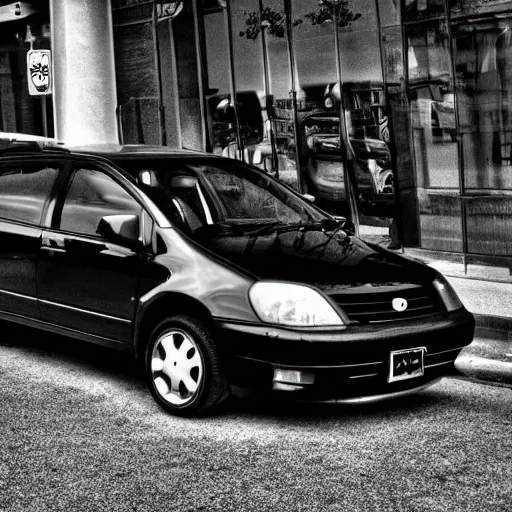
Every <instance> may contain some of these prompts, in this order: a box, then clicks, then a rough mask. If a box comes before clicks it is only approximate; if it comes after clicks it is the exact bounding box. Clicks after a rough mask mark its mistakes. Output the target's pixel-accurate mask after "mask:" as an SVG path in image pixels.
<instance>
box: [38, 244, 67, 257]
mask: <svg viewBox="0 0 512 512" xmlns="http://www.w3.org/2000/svg"><path fill="white" fill-rule="evenodd" d="M41 251H44V252H47V253H48V254H49V255H50V256H53V255H54V254H56V253H65V252H66V249H64V248H63V247H50V246H48V245H43V246H42V247H41Z"/></svg>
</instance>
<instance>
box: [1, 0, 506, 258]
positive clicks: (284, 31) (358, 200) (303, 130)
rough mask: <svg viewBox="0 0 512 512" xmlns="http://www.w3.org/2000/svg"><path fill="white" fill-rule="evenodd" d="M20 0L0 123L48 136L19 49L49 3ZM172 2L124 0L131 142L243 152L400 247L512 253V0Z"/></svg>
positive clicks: (42, 40)
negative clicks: (392, 236)
mask: <svg viewBox="0 0 512 512" xmlns="http://www.w3.org/2000/svg"><path fill="white" fill-rule="evenodd" d="M52 1H53V0H52ZM52 1H50V2H49V4H50V5H52ZM11 4H12V5H13V6H14V5H15V4H13V3H12V2H0V6H2V5H11ZM20 4H21V5H22V6H26V7H27V8H30V6H32V8H33V9H34V12H31V14H30V16H26V17H23V18H22V19H16V18H14V19H12V20H7V21H4V20H2V21H1V27H2V30H1V32H0V34H1V35H0V129H1V130H2V131H20V132H25V133H35V134H38V135H44V134H48V135H50V136H51V135H52V134H53V121H52V115H51V114H52V107H51V104H52V99H53V100H55V98H52V97H46V99H45V100H44V101H46V102H47V105H46V112H47V115H46V118H44V116H43V104H42V103H41V101H42V100H40V99H39V98H31V97H29V96H28V94H27V87H26V78H27V77H26V71H25V60H24V59H25V56H26V51H27V50H28V49H29V48H30V43H29V42H27V41H26V39H27V27H28V26H30V30H31V33H32V35H33V36H34V37H35V39H34V41H33V47H34V48H51V46H52V45H51V44H50V43H51V41H50V39H51V38H50V35H49V28H48V22H50V21H51V20H50V19H49V18H50V9H48V5H47V4H46V6H45V7H44V8H42V7H41V5H43V4H45V2H21V3H20ZM176 4H179V2H168V3H166V2H156V4H153V2H148V1H145V0H111V8H112V23H113V47H114V55H115V88H116V93H117V112H116V113H114V114H113V115H117V122H118V124H119V134H120V138H121V140H122V141H123V142H125V143H148V144H159V143H163V144H167V145H171V146H178V147H186V148H194V149H201V150H206V151H210V152H213V153H217V154H222V155H225V156H230V157H235V158H243V159H245V160H247V161H250V162H251V163H253V164H255V165H257V166H259V167H260V168H262V169H265V170H266V171H267V172H269V173H272V174H274V175H275V176H276V177H278V178H279V179H281V180H283V181H284V182H285V183H287V184H288V185H290V186H292V187H293V188H295V189H297V190H299V191H301V192H307V193H309V194H312V195H314V196H315V198H316V201H317V203H318V204H319V205H320V206H323V207H325V208H326V209H329V210H331V211H333V212H336V213H341V214H350V208H348V207H347V204H351V205H352V206H353V207H355V208H356V209H357V211H358V213H359V216H360V218H361V219H362V221H363V222H368V223H370V224H371V223H373V224H379V222H378V221H383V222H384V223H383V224H381V225H384V226H386V225H388V224H389V223H390V222H391V219H392V218H394V219H396V221H397V224H398V228H399V232H400V237H401V241H402V242H403V243H404V245H405V246H409V247H419V248H422V249H425V250H430V251H445V252H449V253H453V254H455V255H459V256H460V257H461V258H464V259H466V261H470V260H474V261H482V262H487V263H500V262H502V261H506V262H509V260H510V258H511V257H512V247H511V246H512V229H510V225H511V222H510V221H511V216H512V71H511V70H512V66H511V65H509V60H512V1H509V0H325V1H323V2H320V3H319V2H318V0H293V1H290V0H197V1H193V2H183V8H182V9H180V10H179V12H178V14H177V15H176V17H175V18H172V17H169V16H166V14H165V13H166V12H169V9H170V10H172V9H173V8H174V7H176ZM53 5H54V7H55V6H58V5H60V4H59V3H58V2H55V1H53ZM155 5H156V6H158V8H156V7H155ZM36 7H37V8H36ZM55 8H56V7H55ZM36 11H37V12H36ZM2 12H3V11H1V9H0V14H1V13H2ZM63 30H65V27H64V28H63ZM91 37H92V36H91ZM69 40H70V41H71V40H72V37H71V39H69ZM52 50H53V51H54V52H59V51H63V50H62V49H61V48H52ZM63 90H64V89H63ZM45 120H46V126H45V122H44V121H45Z"/></svg>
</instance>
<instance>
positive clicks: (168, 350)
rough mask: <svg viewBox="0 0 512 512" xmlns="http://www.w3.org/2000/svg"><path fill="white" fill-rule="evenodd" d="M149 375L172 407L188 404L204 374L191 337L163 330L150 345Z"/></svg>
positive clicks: (198, 387) (183, 333) (201, 358)
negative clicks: (151, 349)
mask: <svg viewBox="0 0 512 512" xmlns="http://www.w3.org/2000/svg"><path fill="white" fill-rule="evenodd" d="M151 374H152V379H153V383H154V386H155V389H156V390H157V392H158V393H159V395H160V396H161V398H162V399H163V400H164V401H166V402H167V403H169V404H171V405H173V406H175V407H182V406H185V405H187V404H189V403H191V402H192V401H193V400H194V399H195V398H196V397H197V395H198V393H199V391H200V387H201V385H202V381H203V376H204V361H203V357H202V354H201V352H200V351H199V348H198V345H197V343H196V342H195V341H194V339H193V338H192V336H190V335H189V334H187V333H186V332H185V331H182V330H178V329H172V330H168V331H165V332H163V333H162V334H161V335H160V336H159V337H158V339H157V340H156V342H155V344H154V347H153V351H152V356H151Z"/></svg>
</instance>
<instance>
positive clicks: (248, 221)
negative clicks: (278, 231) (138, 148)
mask: <svg viewBox="0 0 512 512" xmlns="http://www.w3.org/2000/svg"><path fill="white" fill-rule="evenodd" d="M175 162H176V161H174V162H172V163H169V162H168V163H167V164H164V163H163V162H162V161H160V162H145V163H144V165H142V164H141V165H140V166H139V171H138V182H139V185H140V186H141V188H142V189H144V190H145V192H146V193H147V194H148V195H149V196H150V197H151V199H152V200H153V201H154V202H155V203H156V204H157V206H158V207H159V208H160V209H161V210H162V211H163V212H164V213H165V214H166V215H167V216H168V217H170V220H171V221H174V222H178V223H181V224H183V222H180V219H177V218H176V213H177V215H178V217H181V218H182V221H184V223H185V224H187V225H188V227H189V229H190V230H191V231H195V230H196V229H197V228H199V227H201V226H204V225H205V224H210V225H213V224H216V225H219V224H221V225H224V226H237V227H241V226H242V227H243V226H246V227H249V226H254V225H256V226H258V225H260V224H261V225H268V224H276V225H283V224H284V225H299V226H300V225H312V224H318V223H321V222H323V221H325V220H328V219H330V217H329V216H328V215H326V214H324V213H323V212H321V211H320V210H319V209H317V208H316V207H314V206H313V205H312V204H310V203H309V202H308V201H307V200H305V199H302V198H301V197H300V196H298V195H297V194H295V193H293V192H292V191H291V190H289V189H288V188H287V187H285V186H283V185H282V184H281V183H279V182H278V181H277V180H274V179H272V178H271V177H270V176H268V175H266V174H265V173H264V172H261V171H259V170H256V169H253V168H252V167H250V166H248V165H245V164H243V163H242V162H238V161H233V160H226V161H219V160H215V161H212V160H206V159H203V160H196V161H190V162H189V161H188V159H187V162H183V161H180V165H176V163H175ZM131 172H133V167H132V169H131Z"/></svg>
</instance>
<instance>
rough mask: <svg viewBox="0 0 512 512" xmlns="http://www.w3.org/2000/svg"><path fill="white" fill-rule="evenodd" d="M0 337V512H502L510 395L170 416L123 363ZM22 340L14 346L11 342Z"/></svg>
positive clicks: (510, 465) (506, 494) (508, 478)
mask: <svg viewBox="0 0 512 512" xmlns="http://www.w3.org/2000/svg"><path fill="white" fill-rule="evenodd" d="M1 328H2V330H1V331H0V332H2V334H1V335H0V336H1V337H0V407H1V408H0V511H2V512H15V511H26V512H29V511H38V512H44V511H52V512H53V511H60V510H66V511H68V510H74V511H85V510H87V511H88V510H91V511H92V510H98V511H125V510H126V511H143V510H148V511H160V510H172V511H194V510H205V511H209V510H223V511H224V510H225V511H245V510H258V511H263V510H278V511H288V510H291V511H295V510H318V511H329V510H347V511H359V510H361V511H362V510H364V511H372V512H373V511H387V510H389V511H447V510H449V511H451V512H454V511H458V510H463V511H466V512H469V511H509V510H511V509H512V389H510V388H504V387H496V386H491V385H482V384H477V383H472V382H470V381H467V380H462V379H444V380H443V381H442V382H441V383H439V384H437V385H435V386H434V387H432V388H430V389H429V390H427V391H424V392H423V393H421V394H420V395H417V396H416V397H414V398H409V399H402V400H400V401H397V402H393V403H389V402H388V403H383V404H379V405H371V406H364V407H313V408H307V409H304V408H300V407H287V408H282V407H280V408H277V407H273V406H269V405H260V404H255V403H252V402H248V401H236V400H233V401H231V402H229V403H228V404H227V405H226V407H225V408H224V410H223V411H222V412H221V413H220V414H219V415H218V416H216V417H213V418H208V419H201V420H186V419H179V418H174V417H172V416H169V415H166V414H165V413H163V412H162V411H161V410H160V409H159V408H158V406H157V405H156V404H155V403H154V401H153V399H152V398H151V396H150V394H149V392H148V391H146V387H145V384H144V382H143V380H142V379H141V377H140V376H139V375H138V373H137V371H136V369H135V366H134V364H133V363H132V362H131V360H130V359H129V358H128V357H127V356H123V355H119V354H117V353H114V352H111V351H108V350H104V349H100V348H95V347H90V346H87V345H85V344H81V343H78V342H76V341H71V340H68V339H64V338H53V340H52V341H50V337H49V336H46V335H40V334H37V335H35V334H34V333H33V332H32V331H28V330H27V331H25V330H24V331H18V330H16V331H14V334H7V333H6V332H7V331H6V329H5V325H4V324H2V326H1ZM15 338H16V339H21V340H22V341H18V342H15V343H14V342H12V339H15Z"/></svg>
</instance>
